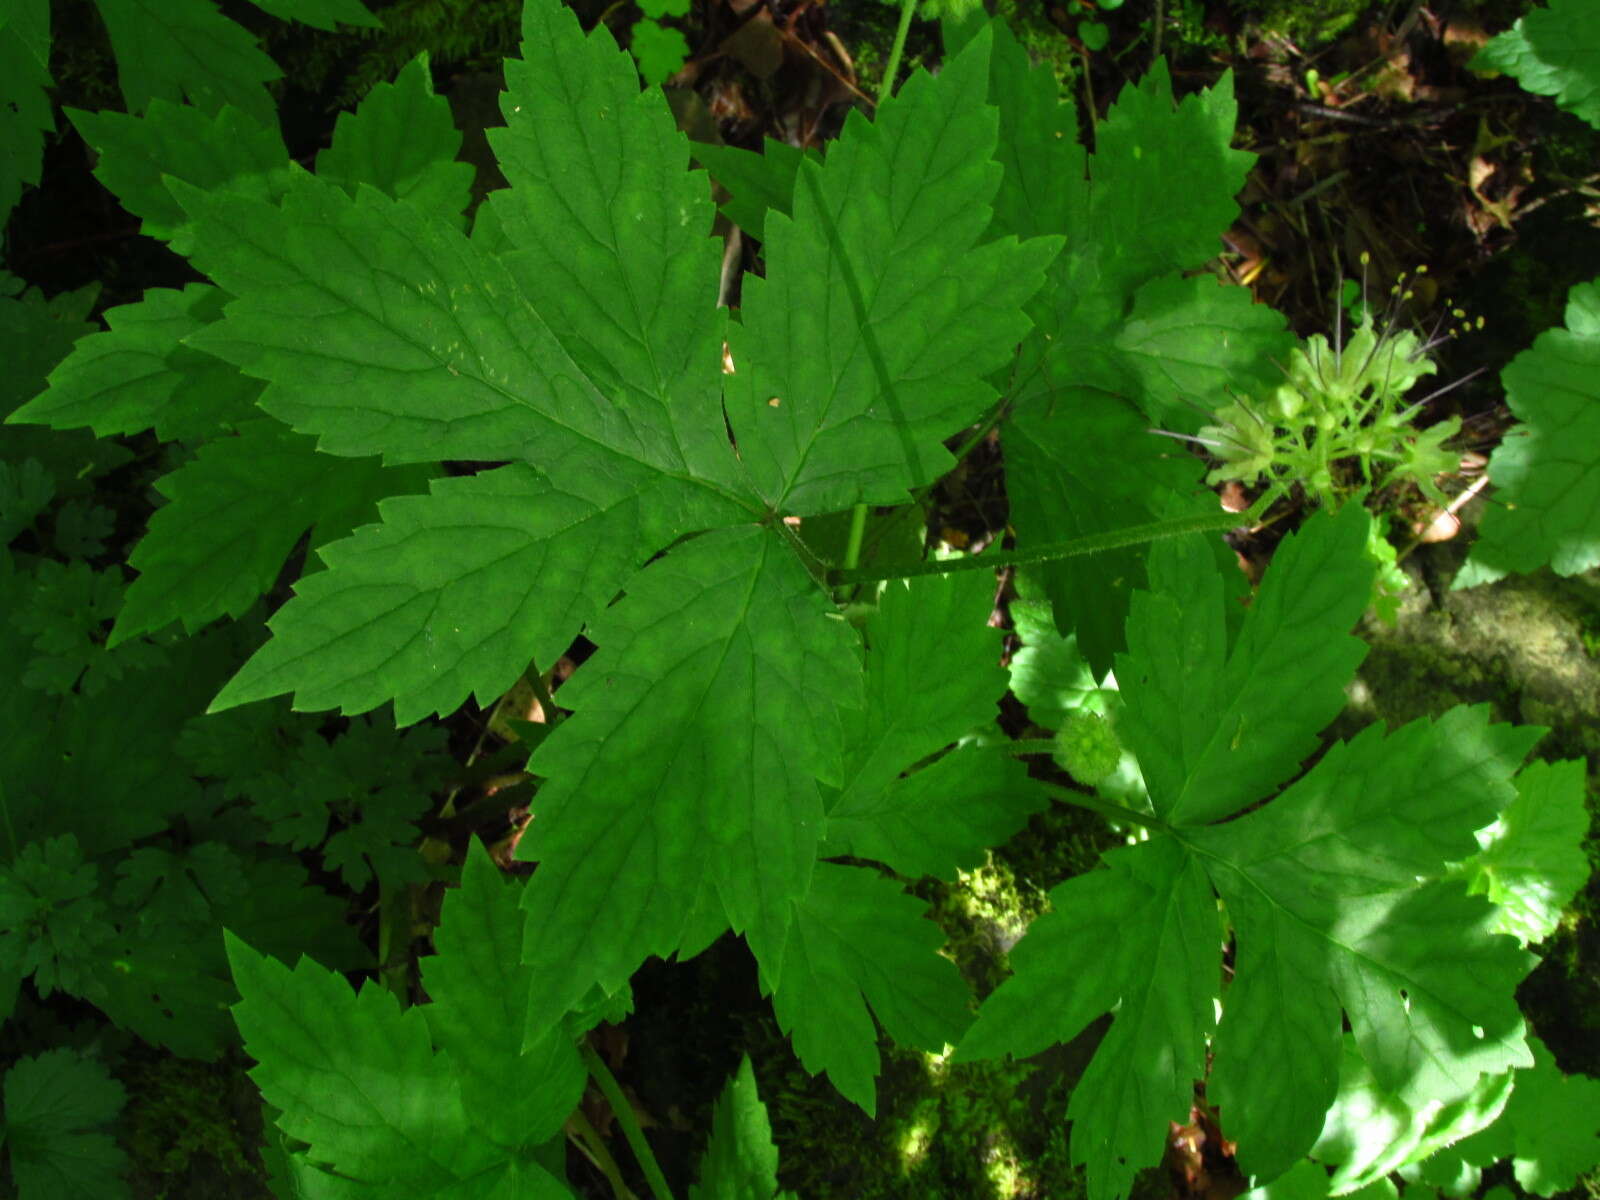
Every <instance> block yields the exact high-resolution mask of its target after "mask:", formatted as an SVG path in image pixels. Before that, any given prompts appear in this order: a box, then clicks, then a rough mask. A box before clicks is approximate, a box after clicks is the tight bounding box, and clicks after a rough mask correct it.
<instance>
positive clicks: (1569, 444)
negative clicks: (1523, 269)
mask: <svg viewBox="0 0 1600 1200" xmlns="http://www.w3.org/2000/svg"><path fill="white" fill-rule="evenodd" d="M1597 368H1600V282H1590V283H1580V284H1578V285H1577V286H1576V287H1574V288H1573V289H1572V291H1571V293H1570V294H1569V295H1568V297H1567V313H1566V328H1565V329H1547V330H1545V332H1543V333H1541V334H1540V335H1539V336H1538V337H1537V338H1536V339H1535V340H1534V343H1533V345H1532V346H1531V347H1530V348H1529V349H1527V350H1524V351H1523V352H1522V353H1521V354H1519V355H1517V357H1516V358H1514V359H1512V360H1511V363H1510V365H1509V366H1507V367H1506V369H1505V370H1504V371H1502V372H1501V379H1502V381H1503V382H1504V383H1505V388H1506V403H1507V404H1508V405H1509V406H1510V408H1511V411H1512V413H1514V414H1515V415H1516V417H1517V419H1518V421H1519V422H1520V424H1519V425H1516V426H1513V427H1512V428H1511V429H1510V430H1509V431H1508V432H1507V433H1506V435H1505V437H1504V439H1502V441H1501V442H1500V445H1499V446H1497V447H1495V450H1494V453H1493V454H1492V455H1490V457H1489V478H1490V480H1491V481H1492V482H1493V483H1494V485H1495V487H1496V488H1497V489H1498V490H1497V492H1496V499H1497V501H1498V502H1497V503H1495V504H1492V505H1490V506H1489V508H1488V509H1487V510H1485V512H1484V516H1483V522H1482V524H1481V525H1480V526H1479V527H1478V538H1477V541H1476V542H1474V543H1473V546H1472V554H1471V556H1470V558H1469V559H1468V560H1467V565H1466V567H1464V568H1463V569H1462V571H1461V574H1460V576H1458V577H1457V579H1456V582H1455V585H1454V586H1456V587H1468V586H1471V585H1472V584H1473V583H1480V582H1485V581H1487V580H1490V579H1496V578H1499V577H1500V576H1501V575H1503V574H1505V573H1506V572H1507V571H1521V572H1526V571H1534V570H1537V569H1538V568H1539V567H1542V566H1544V565H1545V564H1546V563H1548V564H1549V565H1550V567H1551V568H1552V569H1553V570H1554V571H1555V572H1556V574H1558V575H1576V574H1578V573H1580V572H1582V571H1587V570H1589V569H1590V568H1591V567H1594V566H1596V565H1600V465H1596V463H1595V459H1594V456H1593V455H1592V454H1589V453H1587V452H1586V450H1587V448H1588V447H1591V446H1594V445H1596V444H1597V443H1600V388H1597V386H1596V384H1595V373H1596V370H1597Z"/></svg>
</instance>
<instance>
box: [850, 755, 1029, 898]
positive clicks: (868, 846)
mask: <svg viewBox="0 0 1600 1200" xmlns="http://www.w3.org/2000/svg"><path fill="white" fill-rule="evenodd" d="M1000 750H1001V747H1000V746H995V745H981V746H977V747H973V748H970V749H969V748H960V749H956V750H952V751H951V752H950V753H949V754H946V755H945V756H944V757H942V758H940V759H937V760H935V761H934V762H933V763H930V764H929V765H928V766H925V767H922V768H920V769H918V770H916V771H913V772H911V773H910V774H909V775H905V776H903V777H902V778H899V779H895V780H893V781H891V782H890V783H889V784H888V785H887V786H886V787H884V788H883V789H882V790H881V791H878V792H875V793H874V792H860V791H853V792H852V793H851V796H850V800H849V802H848V804H846V803H845V802H844V801H841V802H840V803H839V804H838V805H836V806H835V807H834V808H833V809H831V810H830V811H829V813H828V842H827V846H826V847H825V853H827V854H849V855H853V856H855V857H857V858H870V859H872V860H874V861H875V862H881V863H883V864H884V865H885V866H888V867H890V868H892V869H893V870H894V871H895V872H897V873H898V874H901V875H905V876H907V877H909V878H916V877H918V876H921V875H934V876H937V877H938V878H940V879H947V880H954V879H955V877H956V873H957V872H958V871H960V870H964V869H971V868H972V867H975V866H977V865H978V864H979V863H981V862H982V861H983V856H984V853H985V851H986V848H987V847H989V846H997V845H999V844H1000V843H1002V842H1004V841H1006V840H1007V839H1008V838H1009V837H1010V836H1011V835H1012V834H1014V833H1015V832H1017V830H1019V829H1020V828H1022V826H1023V825H1025V824H1026V823H1027V820H1028V818H1029V817H1030V816H1031V815H1032V814H1034V813H1036V812H1038V811H1039V810H1040V809H1042V808H1044V807H1045V805H1046V804H1047V803H1048V802H1049V796H1048V795H1047V794H1046V793H1045V792H1044V790H1043V789H1041V788H1040V787H1039V785H1038V784H1037V783H1035V782H1034V781H1033V780H1031V779H1029V778H1028V768H1027V766H1026V765H1025V764H1023V763H1022V762H1019V761H1018V760H1017V759H1015V758H1012V757H1010V756H1009V755H1006V754H1004V753H1001V752H1000Z"/></svg>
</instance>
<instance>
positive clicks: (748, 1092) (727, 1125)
mask: <svg viewBox="0 0 1600 1200" xmlns="http://www.w3.org/2000/svg"><path fill="white" fill-rule="evenodd" d="M777 1190H778V1149H777V1147H776V1146H774V1145H773V1144H772V1125H771V1123H770V1122H769V1121H768V1120H767V1109H766V1106H765V1105H763V1104H762V1103H761V1096H760V1094H759V1093H758V1092H757V1091H756V1076H755V1072H754V1071H753V1070H752V1069H751V1067H750V1056H749V1055H748V1054H747V1055H745V1056H744V1057H743V1058H741V1059H740V1060H739V1069H738V1071H736V1072H735V1073H734V1075H733V1078H731V1079H729V1080H728V1086H727V1087H726V1088H724V1089H723V1090H722V1095H721V1096H720V1097H718V1099H717V1106H716V1108H715V1109H714V1110H713V1111H712V1114H711V1138H710V1140H709V1141H708V1142H707V1143H706V1150H705V1153H704V1154H703V1155H701V1157H700V1178H699V1180H698V1181H697V1182H696V1183H694V1184H692V1185H690V1188H689V1200H772V1197H773V1196H774V1194H775V1193H776V1192H777Z"/></svg>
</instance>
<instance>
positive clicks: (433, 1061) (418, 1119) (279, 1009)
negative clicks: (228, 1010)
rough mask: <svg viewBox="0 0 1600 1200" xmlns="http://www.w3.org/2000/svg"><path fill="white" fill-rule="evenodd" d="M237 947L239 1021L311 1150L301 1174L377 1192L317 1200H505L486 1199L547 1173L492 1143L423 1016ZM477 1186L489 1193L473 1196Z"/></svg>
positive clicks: (268, 1085)
mask: <svg viewBox="0 0 1600 1200" xmlns="http://www.w3.org/2000/svg"><path fill="white" fill-rule="evenodd" d="M226 940H227V950H228V960H229V962H230V963H232V965H233V977H234V981H235V982H236V983H237V984H238V986H239V993H240V995H241V996H242V997H243V999H242V1000H241V1001H240V1002H239V1003H238V1004H237V1005H235V1006H234V1019H235V1020H236V1021H237V1022H238V1025H239V1031H240V1033H242V1034H243V1035H244V1040H245V1050H246V1051H247V1052H248V1053H249V1054H250V1055H251V1056H252V1057H253V1058H255V1059H256V1060H257V1065H256V1066H255V1067H254V1068H252V1070H251V1072H250V1077H251V1078H252V1079H254V1080H255V1082H256V1084H257V1086H258V1087H260V1088H261V1094H262V1095H263V1096H264V1097H265V1098H266V1099H267V1101H268V1103H270V1104H273V1105H275V1106H276V1107H278V1108H279V1109H281V1110H282V1116H281V1117H279V1119H278V1127H279V1128H280V1129H282V1130H283V1132H284V1133H286V1134H287V1135H289V1136H290V1137H292V1138H296V1139H298V1140H300V1141H302V1142H306V1143H308V1144H309V1146H310V1149H309V1150H308V1151H307V1152H306V1155H305V1156H303V1157H301V1156H297V1158H299V1160H300V1161H299V1169H300V1172H301V1173H302V1174H308V1175H311V1176H313V1177H316V1176H320V1175H324V1174H328V1173H329V1171H327V1170H325V1169H323V1168H322V1167H321V1166H320V1164H327V1167H328V1168H331V1171H332V1172H336V1173H337V1177H341V1178H343V1179H345V1180H348V1181H350V1182H351V1183H354V1184H357V1185H366V1188H365V1189H362V1188H355V1189H352V1188H349V1187H338V1188H335V1189H334V1190H328V1188H331V1187H333V1185H332V1184H325V1185H319V1186H320V1188H321V1190H320V1191H314V1192H313V1194H322V1195H330V1196H341V1195H365V1194H369V1192H370V1194H374V1195H376V1194H388V1195H396V1194H404V1195H407V1196H418V1197H435V1196H436V1197H446V1196H449V1197H456V1196H468V1195H473V1196H478V1195H495V1194H504V1193H503V1192H501V1193H497V1192H495V1191H491V1190H486V1185H487V1183H488V1182H490V1181H497V1180H498V1179H499V1178H501V1177H504V1176H507V1175H509V1174H510V1173H512V1172H515V1171H517V1170H518V1169H521V1170H524V1171H537V1168H533V1167H532V1166H531V1164H518V1163H516V1162H508V1161H507V1160H506V1159H505V1157H504V1153H503V1152H502V1151H500V1150H499V1149H497V1148H496V1147H495V1146H494V1144H493V1143H491V1142H489V1141H487V1140H485V1139H484V1138H482V1137H481V1136H480V1133H479V1131H478V1129H477V1128H476V1127H475V1126H474V1124H473V1123H472V1121H471V1120H470V1119H469V1117H468V1115H467V1112H466V1109H465V1108H464V1107H463V1105H462V1101H461V1092H460V1086H459V1083H458V1081H457V1079H456V1078H455V1076H454V1074H453V1072H452V1070H451V1063H450V1060H449V1059H448V1058H447V1057H445V1056H443V1055H436V1054H434V1053H433V1051H432V1049H431V1048H430V1045H429V1040H428V1027H427V1024H426V1022H425V1019H424V1017H423V1012H422V1009H420V1008H412V1009H408V1010H406V1011H404V1012H402V1011H401V1009H400V1006H399V1002H398V1001H397V1000H396V999H395V997H394V996H393V995H391V994H390V993H389V992H386V991H384V990H383V989H382V988H380V987H377V986H376V985H373V984H370V983H369V984H368V985H367V986H366V987H364V988H362V990H361V992H360V993H359V994H355V993H352V992H351V990H350V988H349V986H348V985H347V984H346V983H345V982H344V980H343V979H341V978H339V976H337V975H335V974H333V973H332V972H330V971H327V970H325V969H324V968H322V967H319V966H317V965H316V964H315V963H313V962H311V961H310V960H309V959H304V958H302V959H301V960H300V963H299V965H298V966H296V967H295V968H294V970H293V971H292V972H291V971H290V970H289V968H287V967H285V966H283V965H282V964H281V963H279V962H277V961H276V960H274V959H270V958H267V957H265V956H264V955H260V954H257V953H256V952H255V951H254V950H252V949H251V948H250V947H249V946H247V945H246V944H245V943H243V942H241V941H239V940H238V939H237V938H235V937H233V936H232V935H231V934H229V935H227V939H226ZM311 1164H319V1165H318V1166H317V1167H313V1166H311ZM537 1173H538V1174H543V1172H537ZM474 1178H476V1179H478V1180H479V1186H478V1187H476V1188H475V1189H474V1190H471V1191H464V1190H461V1185H462V1181H464V1180H471V1179H474ZM380 1186H381V1188H382V1189H383V1191H382V1192H381V1193H380V1192H379V1191H378V1190H376V1189H377V1188H378V1187H380ZM524 1194H528V1193H524ZM534 1194H540V1195H542V1194H546V1193H534ZM553 1194H555V1195H560V1194H561V1193H560V1192H555V1193H553Z"/></svg>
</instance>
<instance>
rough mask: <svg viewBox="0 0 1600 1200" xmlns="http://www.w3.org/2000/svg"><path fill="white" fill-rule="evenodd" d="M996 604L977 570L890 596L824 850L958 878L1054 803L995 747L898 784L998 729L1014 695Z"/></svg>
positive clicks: (899, 588) (869, 632)
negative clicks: (996, 625)
mask: <svg viewBox="0 0 1600 1200" xmlns="http://www.w3.org/2000/svg"><path fill="white" fill-rule="evenodd" d="M993 603H994V581H993V580H992V579H990V578H988V577H987V576H986V575H983V574H981V573H978V572H969V573H965V574H959V575H947V576H943V577H940V576H922V577H920V578H917V579H913V580H910V581H907V582H900V581H891V582H890V583H889V584H888V586H887V587H886V588H885V590H884V593H883V596H882V598H881V600H880V602H879V606H878V610H877V612H876V613H875V614H874V615H873V616H872V617H870V618H869V619H868V621H867V627H866V637H867V646H868V654H867V682H866V708H865V710H864V711H863V713H862V715H861V717H860V719H858V720H855V721H852V722H851V723H850V726H849V730H848V732H847V735H846V743H847V747H846V758H845V773H844V778H845V785H844V787H843V789H842V790H841V791H840V793H839V795H838V796H837V797H836V798H834V799H833V800H832V802H831V803H830V805H829V808H828V846H827V853H829V854H850V855H854V856H856V857H858V858H870V859H875V860H877V861H878V862H881V863H884V864H885V865H887V866H889V867H891V868H893V869H894V870H895V871H897V872H899V873H900V874H902V875H908V876H912V877H915V876H918V875H938V876H941V877H943V878H946V879H953V878H954V877H955V873H956V871H957V870H958V869H960V868H961V867H970V866H972V865H974V863H975V862H977V861H978V860H981V858H982V857H983V853H984V849H985V847H988V846H992V845H997V844H999V843H1000V842H1003V841H1005V840H1006V838H1008V837H1009V836H1010V835H1011V834H1013V833H1015V832H1016V830H1017V828H1018V827H1019V826H1021V825H1022V824H1023V822H1024V821H1026V820H1027V818H1028V815H1029V814H1030V813H1032V812H1035V811H1037V810H1038V809H1040V808H1042V807H1044V805H1045V804H1046V803H1047V802H1048V798H1047V796H1046V795H1045V793H1044V792H1043V791H1042V790H1041V789H1039V788H1037V787H1035V786H1033V785H1031V784H1030V782H1029V780H1028V774H1027V768H1026V767H1025V766H1024V765H1023V764H1022V763H1020V762H1018V761H1017V760H1016V759H1014V758H1011V757H1009V756H1005V755H1001V754H997V753H995V752H994V751H992V750H984V749H971V750H955V751H952V752H951V753H950V754H948V755H946V756H945V757H943V758H941V759H939V760H938V761H937V762H934V763H932V764H931V765H928V766H924V767H923V768H922V769H921V770H918V771H915V772H914V773H912V774H910V775H908V776H906V777H905V778H903V779H902V778H899V776H900V775H901V773H902V772H903V771H907V770H910V768H911V767H912V766H914V765H915V764H917V763H919V762H920V761H921V760H922V759H925V758H927V757H928V756H929V755H932V754H935V753H937V752H939V751H940V750H943V749H944V748H945V747H946V746H949V745H950V744H951V743H952V742H955V741H956V740H957V739H958V738H961V737H963V736H964V735H966V734H968V733H971V732H972V731H973V730H975V729H977V728H979V727H980V726H985V725H992V724H993V722H994V718H995V715H996V712H997V709H996V702H997V701H998V699H999V698H1000V696H1001V695H1002V694H1003V693H1004V692H1005V688H1006V674H1005V671H1004V670H1003V669H1002V668H1001V666H1000V662H999V658H1000V638H1001V634H1000V632H999V631H998V630H994V629H990V628H989V627H988V622H987V618H988V614H989V609H990V608H991V606H992V605H993Z"/></svg>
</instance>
